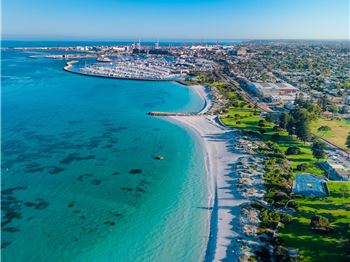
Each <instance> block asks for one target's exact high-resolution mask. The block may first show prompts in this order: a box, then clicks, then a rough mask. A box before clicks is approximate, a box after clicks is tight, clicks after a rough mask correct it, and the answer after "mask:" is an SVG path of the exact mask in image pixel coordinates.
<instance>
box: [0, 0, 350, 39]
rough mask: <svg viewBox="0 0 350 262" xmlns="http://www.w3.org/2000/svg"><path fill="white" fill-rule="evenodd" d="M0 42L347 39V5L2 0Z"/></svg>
mask: <svg viewBox="0 0 350 262" xmlns="http://www.w3.org/2000/svg"><path fill="white" fill-rule="evenodd" d="M43 21H45V22H43ZM2 38H3V39H18V40H22V39H23V40H132V39H141V40H158V39H160V40H180V39H181V40H195V39H196V40H198V39H202V40H210V39H212V40H227V39H348V38H349V1H348V0H337V1H331V0H310V1H306V2H305V1H301V0H296V1H295V0H294V1H291V0H287V1H275V0H268V1H259V0H249V1H227V0H219V1H211V0H204V1H197V0H193V1H183V0H177V1H162V0H153V1H147V2H146V1H141V0H136V1H133V2H132V3H130V2H128V1H112V0H104V1H94V0H93V1H89V2H86V1H81V0H78V1H74V2H69V1H67V0H63V1H60V2H52V1H50V2H47V1H43V0H35V1H31V2H30V3H28V2H27V1H23V0H16V1H8V0H5V1H3V3H2Z"/></svg>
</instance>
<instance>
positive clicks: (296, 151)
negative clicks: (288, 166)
mask: <svg viewBox="0 0 350 262" xmlns="http://www.w3.org/2000/svg"><path fill="white" fill-rule="evenodd" d="M298 154H300V148H299V147H296V146H291V147H288V148H287V150H286V155H298Z"/></svg>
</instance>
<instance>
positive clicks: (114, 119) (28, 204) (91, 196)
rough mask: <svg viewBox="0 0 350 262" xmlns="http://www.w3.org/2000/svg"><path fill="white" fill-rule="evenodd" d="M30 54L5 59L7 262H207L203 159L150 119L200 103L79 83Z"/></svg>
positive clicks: (171, 89) (126, 86)
mask: <svg viewBox="0 0 350 262" xmlns="http://www.w3.org/2000/svg"><path fill="white" fill-rule="evenodd" d="M56 44H57V43H56ZM3 45H4V43H3ZM5 45H6V43H5ZM8 45H11V46H24V45H25V44H23V42H19V43H17V42H11V43H8ZM27 45H31V43H27ZM44 45H45V43H42V46H44ZM61 45H64V43H61ZM33 54H38V52H35V53H32V52H22V51H14V50H4V51H2V59H1V66H2V68H1V81H2V120H1V121H2V122H1V124H2V130H1V131H2V160H1V164H2V180H1V183H2V188H1V190H2V239H1V242H2V243H1V244H2V247H1V248H2V259H3V261H167V262H168V261H169V262H171V261H200V260H203V257H204V255H205V248H206V244H207V229H208V219H207V218H208V209H207V208H206V207H207V185H206V176H205V171H204V163H203V161H204V160H203V159H204V157H203V152H202V150H201V147H200V145H199V143H198V141H196V139H195V137H194V135H192V134H191V133H189V132H188V131H187V130H186V129H184V128H182V127H180V126H177V125H175V124H173V123H170V122H168V121H165V120H163V119H160V118H155V117H151V116H148V115H147V112H149V111H181V112H185V111H199V110H200V109H201V108H202V107H203V104H204V101H202V99H201V98H200V97H198V96H197V95H196V94H195V93H194V92H192V91H191V90H190V89H189V88H187V87H185V86H183V85H180V84H177V83H173V82H143V81H128V80H116V79H105V78H94V77H87V76H81V75H75V74H71V73H68V72H65V71H63V70H62V68H63V66H64V65H65V63H66V62H67V61H63V60H50V59H32V58H28V56H29V55H33ZM157 156H164V160H157V159H156V157H157Z"/></svg>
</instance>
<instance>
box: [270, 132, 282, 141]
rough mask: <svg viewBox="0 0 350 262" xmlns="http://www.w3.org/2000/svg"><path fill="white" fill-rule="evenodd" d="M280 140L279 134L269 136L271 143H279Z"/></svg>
mask: <svg viewBox="0 0 350 262" xmlns="http://www.w3.org/2000/svg"><path fill="white" fill-rule="evenodd" d="M280 138H281V136H280V134H279V133H274V134H272V135H271V140H273V141H279V140H280Z"/></svg>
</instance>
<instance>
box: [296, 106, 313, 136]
mask: <svg viewBox="0 0 350 262" xmlns="http://www.w3.org/2000/svg"><path fill="white" fill-rule="evenodd" d="M293 118H294V129H295V134H296V135H297V137H298V138H299V139H301V140H302V141H304V142H306V141H308V140H309V139H310V138H311V131H310V114H309V112H308V111H307V110H306V109H305V108H301V109H297V110H295V111H294V112H293Z"/></svg>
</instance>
